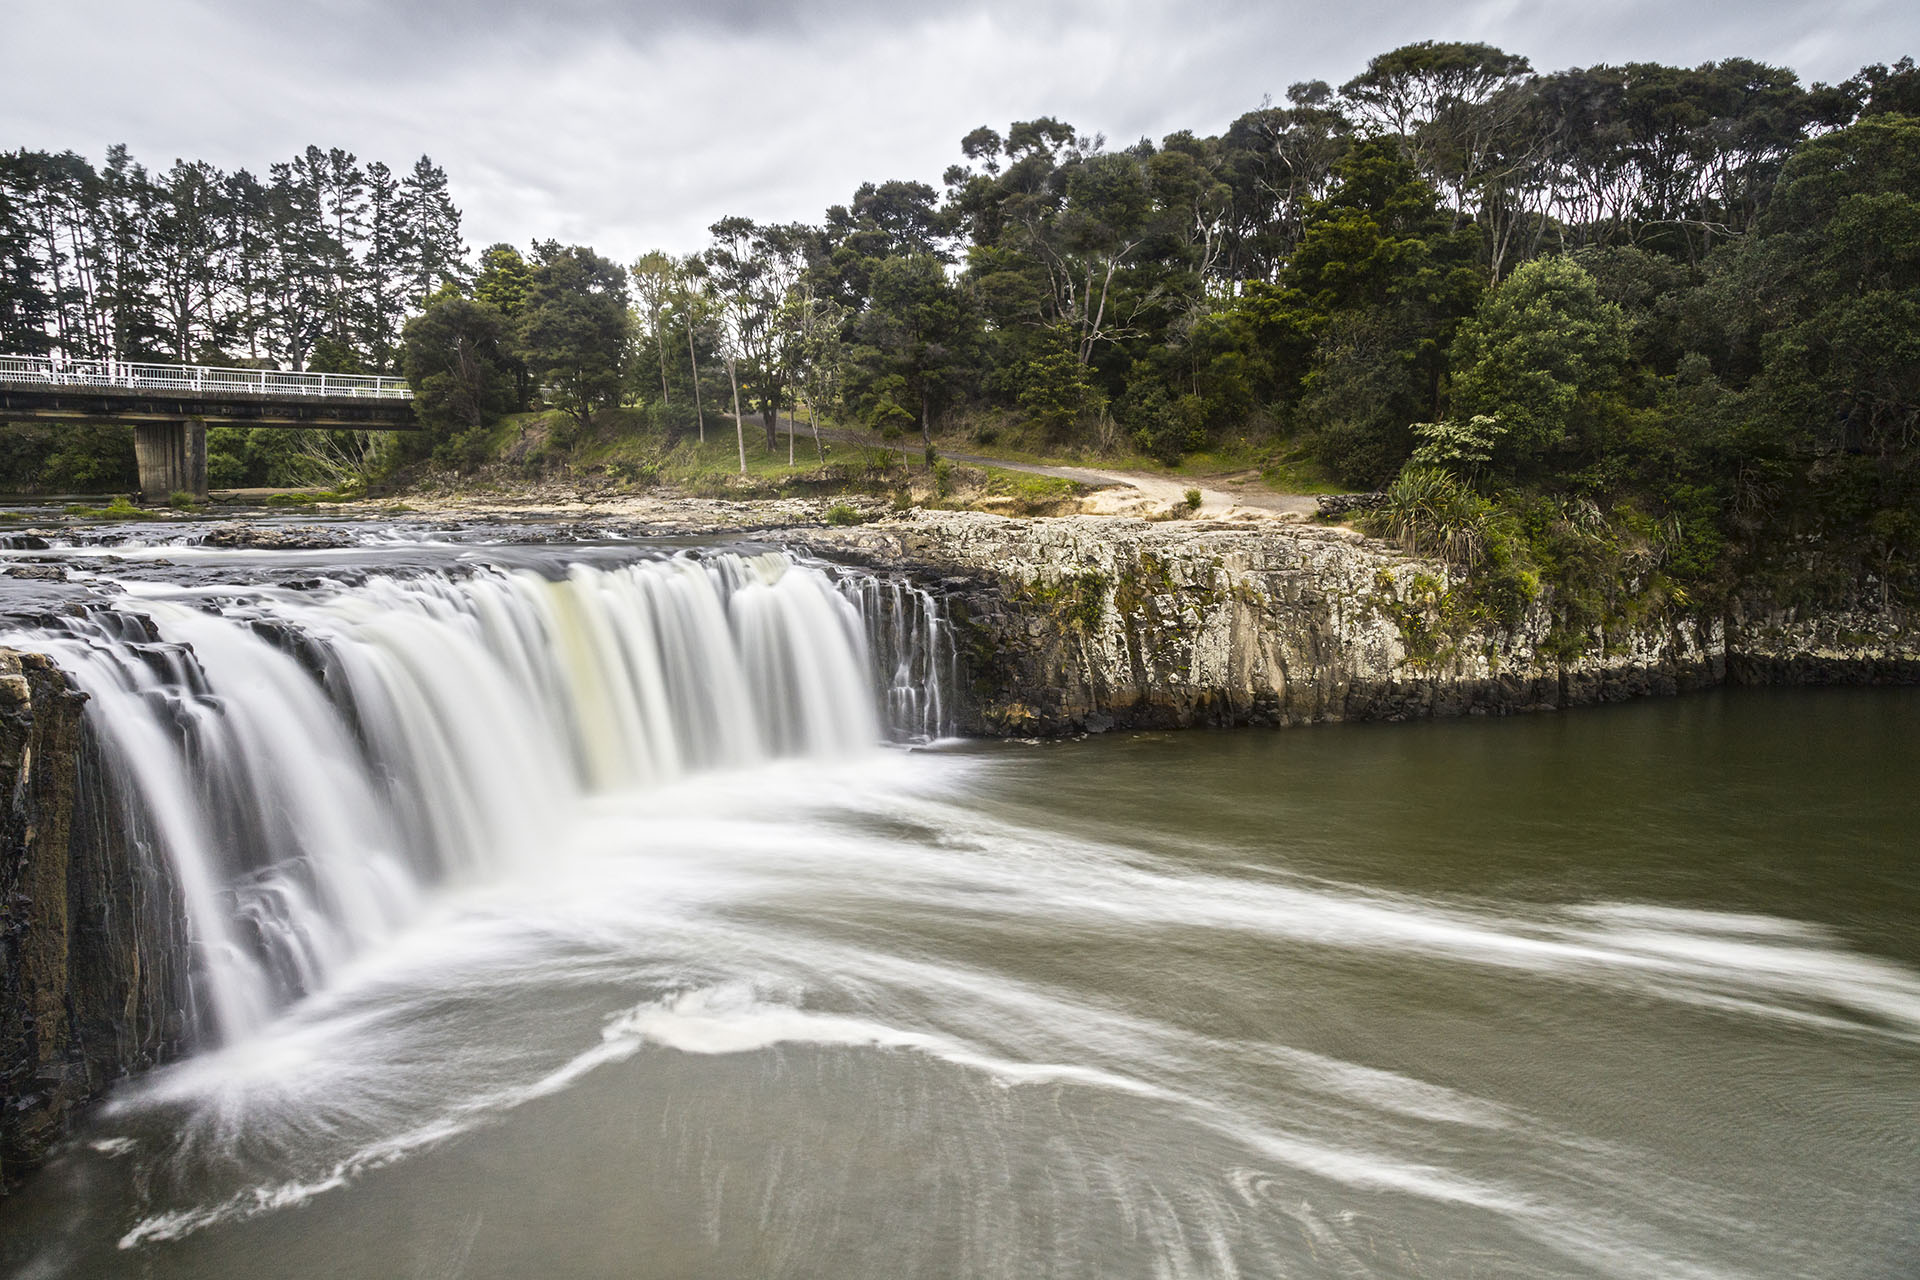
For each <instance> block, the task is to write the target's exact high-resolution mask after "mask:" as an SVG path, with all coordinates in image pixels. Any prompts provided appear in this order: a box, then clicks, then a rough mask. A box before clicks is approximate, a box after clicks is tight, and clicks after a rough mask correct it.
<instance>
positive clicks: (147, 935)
mask: <svg viewBox="0 0 1920 1280" xmlns="http://www.w3.org/2000/svg"><path fill="white" fill-rule="evenodd" d="M85 702H86V698H85V695H84V694H81V693H79V692H78V691H76V690H75V689H74V688H73V687H72V686H71V685H70V683H69V682H68V680H67V678H66V677H65V676H64V675H63V674H62V673H61V672H60V671H59V669H58V668H56V667H55V666H54V665H53V664H52V663H51V662H50V661H49V660H48V659H46V658H44V657H42V656H40V655H38V654H32V653H15V652H12V651H9V650H0V796H4V797H5V807H4V809H0V1090H3V1091H4V1096H3V1097H0V1184H8V1183H11V1182H13V1181H15V1180H16V1179H17V1178H18V1177H19V1176H20V1175H21V1174H22V1173H24V1172H26V1171H27V1170H28V1169H30V1168H32V1167H33V1166H34V1165H36V1164H38V1163H39V1162H40V1161H41V1160H42V1159H43V1158H44V1157H45V1155H46V1153H47V1150H48V1149H49V1147H51V1146H52V1144H53V1143H55V1142H56V1141H58V1139H59V1138H60V1137H61V1135H62V1134H63V1133H64V1132H65V1130H66V1126H67V1122H68V1120H69V1118H70V1116H71V1115H72V1113H73V1112H74V1111H75V1110H76V1109H77V1108H79V1107H81V1106H83V1105H84V1104H86V1103H87V1102H89V1101H90V1100H92V1099H93V1098H96V1097H98V1096H99V1095H100V1094H101V1093H103V1092H104V1091H105V1090H106V1088H107V1086H108V1085H109V1084H111V1083H112V1082H113V1081H114V1080H115V1079H118V1078H120V1077H121V1076H124V1075H126V1074H127V1073H129V1072H131V1071H137V1070H141V1069H143V1068H145V1067H148V1066H151V1065H153V1064H154V1063H155V1062H158V1061H161V1060H163V1059H165V1058H167V1057H170V1056H172V1055H173V1054H175V1053H177V1052H178V1051H179V1050H180V1048H181V1041H182V1039H183V1037H184V1034H185V1028H186V1019H185V1017H184V1014H183V1013H182V1010H183V1008H184V1006H185V1000H186V982H185V973H184V971H183V969H182V966H183V964H184V963H185V957H186V955H187V948H186V946H185V937H184V928H183V925H182V923H181V920H182V917H181V914H180V911H179V909H178V906H177V903H176V902H175V895H174V892H173V886H172V883H171V879H170V877H169V875H168V873H167V870H166V868H164V867H155V866H152V865H149V863H148V862H147V860H145V859H143V858H141V857H140V856H139V854H138V851H137V848H136V847H135V846H136V844H137V833H135V832H132V831H130V830H129V828H128V823H127V820H126V817H125V815H124V812H123V810H122V808H121V806H120V805H119V804H118V802H117V801H116V799H115V798H114V797H113V796H111V795H110V794H109V793H108V791H107V789H106V787H105V786H104V785H103V783H104V779H103V777H102V773H101V768H100V762H99V758H98V754H97V751H96V750H95V747H94V745H93V742H92V740H91V737H90V735H89V732H88V729H87V725H86V720H85Z"/></svg>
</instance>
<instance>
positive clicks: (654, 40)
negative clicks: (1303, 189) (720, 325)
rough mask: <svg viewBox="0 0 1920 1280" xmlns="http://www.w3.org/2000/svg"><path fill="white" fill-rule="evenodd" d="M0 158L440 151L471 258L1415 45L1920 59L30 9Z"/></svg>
mask: <svg viewBox="0 0 1920 1280" xmlns="http://www.w3.org/2000/svg"><path fill="white" fill-rule="evenodd" d="M15 8H16V9H17V10H18V12H17V13H16V14H15V15H14V16H13V17H12V18H11V19H10V24H9V36H10V41H9V44H10V48H9V67H8V70H9V75H8V76H7V77H6V78H4V79H0V145H26V146H35V147H56V148H58V147H72V148H74V149H76V150H80V151H83V152H85V153H87V154H89V155H91V156H94V157H95V158H98V157H99V155H100V154H101V153H102V151H104V149H105V147H106V146H107V145H108V144H109V143H112V142H116V141H125V142H127V143H129V144H130V145H131V146H132V148H133V149H134V151H135V153H136V154H137V155H139V156H140V157H141V158H142V159H144V160H145V161H147V162H148V163H149V164H150V165H156V166H164V165H165V164H166V163H168V162H170V161H171V159H172V158H173V157H175V156H192V157H201V158H205V159H208V160H211V161H213V162H214V163H216V164H219V165H222V166H223V167H227V168H235V167H239V166H242V165H244V166H247V167H251V168H254V169H256V170H259V169H262V168H264V167H265V166H266V165H267V164H268V163H270V162H271V161H273V160H277V159H281V158H284V157H285V156H287V155H288V154H290V153H292V152H293V151H294V150H296V149H297V148H299V147H301V146H304V145H306V144H307V143H309V142H318V143H320V144H322V145H338V146H343V147H346V148H348V149H349V150H352V151H355V152H357V153H358V154H359V155H361V156H362V157H363V158H367V159H373V158H378V159H383V160H386V161H387V162H388V163H389V164H393V165H395V166H401V165H405V164H409V163H411V161H412V159H413V157H415V156H417V155H419V154H420V153H422V152H429V153H431V154H432V155H433V156H434V158H435V159H436V160H437V161H438V162H440V163H441V164H442V165H444V166H445V167H446V169H447V171H448V173H449V175H450V177H451V180H452V183H453V187H454V192H455V196H456V198H457V199H458V200H459V201H460V202H461V203H462V205H463V207H464V208H465V210H466V212H467V228H468V231H469V234H470V238H472V239H473V240H475V241H476V242H480V243H484V242H486V241H488V240H493V239H506V240H511V241H515V242H521V243H524V242H525V241H526V240H528V239H530V238H532V237H534V236H548V235H552V236H558V237H561V238H565V239H574V240H582V241H586V242H590V243H594V244H596V245H598V246H600V247H601V248H602V249H603V251H608V252H612V253H615V254H617V255H619V256H621V257H628V256H631V255H632V254H633V253H636V252H638V251H640V250H642V249H644V248H647V247H650V246H652V245H656V244H658V245H663V246H666V247H670V248H673V249H676V250H679V251H686V250H689V249H692V248H694V247H697V246H698V244H699V243H700V242H701V240H702V237H703V232H704V228H705V227H706V225H707V224H708V223H710V222H711V221H713V220H714V219H715V218H717V217H719V216H721V215H722V214H727V213H743V214H747V215H749V216H752V217H756V218H763V219H780V220H787V219H798V218H805V219H814V218H817V217H818V216H819V215H820V212H821V210H822V209H823V208H824V207H825V206H826V205H827V204H828V203H830V202H834V201H841V200H845V199H846V198H847V196H848V195H850V194H851V192H852V190H853V188H854V187H855V185H857V184H858V183H859V182H860V181H862V180H865V179H882V178H889V177H917V178H921V179H923V180H927V181H935V182H937V180H938V177H939V175H940V173H941V171H942V169H943V168H944V167H945V166H946V165H947V164H949V163H951V162H953V161H954V160H957V159H958V158H959V155H958V139H959V138H960V136H961V134H963V133H964V132H965V131H966V130H967V129H969V128H971V127H973V126H974V125H978V124H982V123H988V124H993V125H995V126H999V127H1003V126H1004V125H1005V124H1006V123H1007V122H1008V121H1011V120H1016V119H1027V118H1032V117H1033V116H1036V115H1042V114H1046V115H1055V116H1059V117H1062V118H1064V119H1067V120H1069V121H1071V122H1072V123H1074V124H1075V125H1078V126H1079V127H1081V128H1082V129H1085V130H1087V131H1089V132H1093V131H1098V132H1104V133H1105V134H1106V135H1107V136H1108V137H1109V138H1111V139H1113V140H1114V141H1115V142H1117V143H1124V142H1129V141H1131V140H1133V139H1134V138H1137V137H1140V136H1143V135H1145V136H1151V137H1159V136H1162V135H1164V134H1165V133H1167V132H1169V131H1171V130H1173V129H1178V128H1192V129H1194V130H1196V131H1198V132H1214V131H1217V130H1219V129H1222V128H1224V127H1225V126H1226V125H1227V124H1228V123H1229V122H1230V121H1231V120H1232V119H1233V118H1234V116H1236V115H1238V114H1239V113H1241V112H1243V111H1246V110H1249V109H1251V108H1252V107H1254V106H1256V105H1257V104H1258V103H1259V101H1260V99H1261V97H1262V96H1263V95H1265V94H1272V95H1274V96H1275V97H1278V96H1280V95H1281V94H1283V93H1284V92H1285V90H1286V87H1287V85H1288V84H1289V83H1291V82H1293V81H1296V80H1304V79H1314V78H1319V79H1326V80H1330V81H1333V82H1335V83H1338V82H1340V81H1342V80H1344V79H1346V78H1348V77H1350V76H1352V75H1353V74H1354V73H1356V72H1357V71H1359V70H1360V69H1361V68H1362V67H1363V66H1364V65H1365V62H1366V59H1367V58H1368V57H1369V56H1371V55H1373V54H1376V53H1379V52H1382V51H1384V50H1386V49H1389V48H1392V47H1394V46H1396V45H1398V44H1402V43H1405V42H1407V41H1411V40H1418V39H1428V38H1433V39H1478V40H1486V41H1489V42H1491V43H1494V44H1498V45H1501V46H1502V47H1504V48H1507V49H1510V50H1513V51H1515V52H1519V53H1524V54H1526V55H1528V56H1529V57H1530V58H1532V60H1533V62H1534V65H1535V66H1536V67H1538V68H1540V69H1542V70H1551V69H1555V68H1560V67H1566V66H1571V65H1590V64H1593V63H1597V62H1620V61H1626V60H1633V59H1659V60H1663V61H1669V62H1681V63H1694V62H1699V61H1704V60H1706V59H1708V58H1716V57H1727V56H1735V55H1739V56H1748V57H1755V58H1760V59H1763V60H1766V61H1771V62H1780V63H1786V64H1788V65H1791V66H1794V67H1795V68H1797V69H1798V70H1800V71H1801V73H1802V74H1803V76H1805V77H1806V78H1808V79H1829V80H1832V79H1839V78H1843V77H1845V76H1846V75H1848V74H1850V73H1851V72H1852V71H1853V70H1854V69H1855V68H1857V67H1858V66H1859V65H1860V64H1862V63H1864V62H1869V61H1884V60H1889V59H1891V58H1894V57H1898V56H1899V55H1900V54H1901V53H1905V52H1920V49H1916V46H1920V10H1915V9H1914V7H1913V6H1911V5H1910V4H1895V3H1890V2H1888V0H1832V2H1831V3H1821V4H1810V3H1805V2H1790V0H1756V2H1754V3H1747V4H1741V5H1730V4H1724V3H1713V2H1711V0H1615V2H1612V3H1595V2H1594V0H1578V2H1576V0H1476V2H1474V3H1466V4H1448V5H1437V4H1422V3H1418V2H1417V0H1348V2H1347V3H1342V4H1339V5H1328V4H1326V3H1324V0H1315V2H1314V3H1311V4H1308V3H1297V2H1291V0H1290V2H1286V3H1273V2H1271V0H1269V2H1266V3H1260V2H1258V0H1223V2H1222V3H1216V4H1209V5H1196V4H1179V3H1171V2H1168V0H974V2H972V3H958V4H935V3H931V2H929V0H910V2H908V3H904V4H902V3H888V2H886V0H822V2H816V3H811V4H785V3H772V2H771V0H718V3H714V4H707V5H700V6H693V5H683V4H670V3H663V2H661V0H638V2H637V3H615V2H613V0H551V2H549V3H544V4H525V3H508V2H506V0H415V2H412V3H405V4H375V3H372V0H310V2H309V3H305V4H297V5H296V4H270V3H260V2H259V0H251V2H248V0H173V2H172V3H155V2H153V0H67V2H66V3H61V4H55V3H41V4H37V5H33V6H32V7H28V6H26V5H19V6H15Z"/></svg>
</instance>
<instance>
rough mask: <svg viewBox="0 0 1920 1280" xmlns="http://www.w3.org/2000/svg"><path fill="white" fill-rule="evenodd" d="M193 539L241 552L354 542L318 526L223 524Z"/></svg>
mask: <svg viewBox="0 0 1920 1280" xmlns="http://www.w3.org/2000/svg"><path fill="white" fill-rule="evenodd" d="M197 541H198V543H199V545H200V546H203V547H222V548H226V549H229V550H241V551H334V550H337V549H339V548H341V547H350V546H352V545H354V540H353V535H352V534H350V533H348V532H347V531H346V530H344V529H334V528H327V527H323V526H320V525H272V524H237V523H236V524H223V525H216V526H214V527H213V528H212V529H209V530H208V531H207V532H206V533H204V534H202V535H200V537H199V538H198V539H197Z"/></svg>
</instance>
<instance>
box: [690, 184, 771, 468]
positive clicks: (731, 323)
mask: <svg viewBox="0 0 1920 1280" xmlns="http://www.w3.org/2000/svg"><path fill="white" fill-rule="evenodd" d="M708 231H709V234H711V235H712V236H713V238H714V243H713V246H712V247H711V248H709V249H708V250H707V252H706V255H705V263H706V267H707V277H706V278H707V279H710V280H711V281H712V282H713V285H714V288H715V290H716V292H717V293H718V294H719V299H720V351H721V355H722V356H723V357H724V358H725V360H726V362H727V383H728V385H729V386H731V387H732V389H733V434H734V441H735V443H736V444H737V445H738V446H739V450H740V474H741V475H745V474H747V435H746V431H747V428H746V420H745V419H744V418H742V417H741V414H740V362H741V361H742V360H744V359H746V358H747V355H748V353H749V352H751V351H752V350H753V348H754V335H755V333H756V331H757V330H759V329H761V328H766V327H770V326H771V325H772V323H773V317H772V315H770V314H768V313H767V312H766V311H765V310H763V308H762V299H763V298H764V296H765V295H764V289H763V286H762V284H761V275H762V273H763V272H764V271H765V269H766V268H765V264H764V262H762V261H761V260H760V259H759V258H757V257H756V256H755V255H754V253H753V249H752V238H753V231H754V226H753V223H752V222H751V221H749V220H748V219H746V218H738V217H735V218H722V219H721V220H720V221H718V222H716V223H714V224H713V226H712V227H710V228H708ZM688 342H689V344H691V342H692V337H691V333H689V337H688ZM701 435H702V438H703V439H704V438H705V431H704V430H703V431H702V433H701Z"/></svg>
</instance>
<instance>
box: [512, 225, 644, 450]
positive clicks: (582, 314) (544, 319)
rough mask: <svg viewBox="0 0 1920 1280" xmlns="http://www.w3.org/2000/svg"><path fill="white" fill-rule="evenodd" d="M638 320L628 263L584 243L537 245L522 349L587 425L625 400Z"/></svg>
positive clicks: (536, 374)
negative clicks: (631, 303) (632, 309)
mask: <svg viewBox="0 0 1920 1280" xmlns="http://www.w3.org/2000/svg"><path fill="white" fill-rule="evenodd" d="M631 323H632V322H631V318H630V317H629V315H628V311H627V273H626V270H625V269H624V268H622V267H621V266H619V265H618V264H616V263H613V262H609V261H607V259H605V258H603V257H601V256H600V255H599V254H596V253H595V252H593V250H591V249H589V248H586V247H585V246H583V245H570V246H567V247H565V248H562V247H561V246H560V245H559V244H557V243H555V242H553V241H551V240H549V241H544V242H542V243H539V244H536V245H535V246H534V262H533V272H532V275H531V278H530V280H529V284H528V290H527V302H526V310H525V311H524V312H523V313H522V314H521V316H520V319H519V323H518V325H517V326H516V329H517V338H518V341H517V343H516V350H517V351H518V353H519V355H520V357H521V359H523V360H525V361H526V363H527V370H528V372H529V374H531V376H532V377H533V379H534V380H535V381H536V382H539V383H542V384H544V385H547V386H550V387H551V388H552V389H553V391H554V393H555V396H556V398H557V400H558V402H559V405H560V407H561V408H562V409H564V410H566V411H567V413H568V414H570V415H571V416H572V417H573V419H574V421H576V422H578V423H579V424H580V426H581V428H582V429H583V430H589V431H590V430H592V429H593V412H594V410H595V409H597V408H604V407H609V406H612V405H614V404H617V403H618V402H619V398H620V389H621V386H622V385H623V383H624V381H625V367H626V358H627V339H628V334H629V330H630V326H631Z"/></svg>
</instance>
